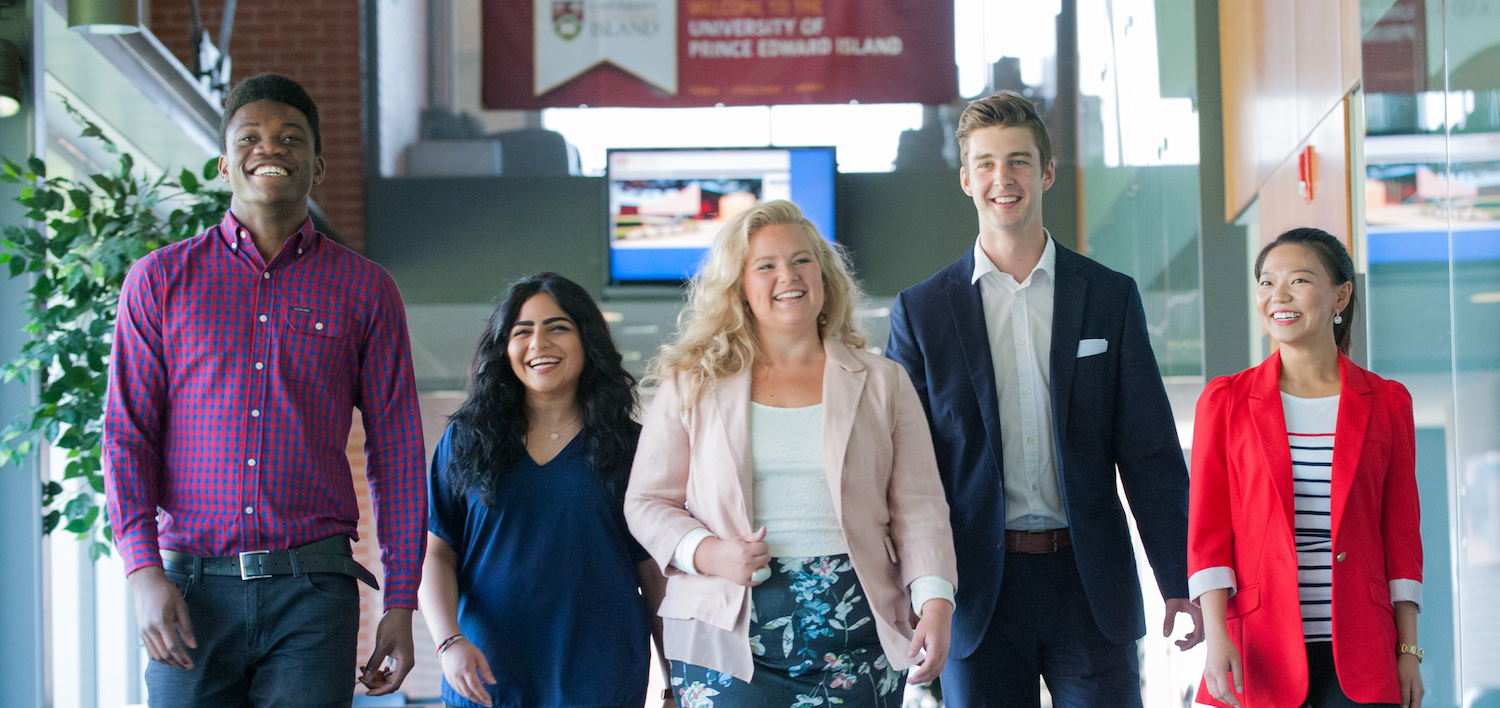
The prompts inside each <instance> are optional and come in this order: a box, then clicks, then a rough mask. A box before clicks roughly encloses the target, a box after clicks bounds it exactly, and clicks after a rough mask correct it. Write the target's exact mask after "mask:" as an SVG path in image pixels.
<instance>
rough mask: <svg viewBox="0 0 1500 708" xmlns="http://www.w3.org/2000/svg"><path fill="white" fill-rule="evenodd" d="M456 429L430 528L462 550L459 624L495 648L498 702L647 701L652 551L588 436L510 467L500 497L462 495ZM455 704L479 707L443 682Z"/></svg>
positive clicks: (436, 462)
mask: <svg viewBox="0 0 1500 708" xmlns="http://www.w3.org/2000/svg"><path fill="white" fill-rule="evenodd" d="M452 436H453V429H452V426H450V427H449V429H448V431H447V432H445V433H444V434H443V439H442V440H441V441H440V442H439V443H438V446H437V450H436V452H434V453H433V456H432V475H431V477H430V479H431V487H430V489H431V494H430V495H429V498H430V504H431V514H430V516H429V521H428V528H429V529H430V530H431V531H432V533H433V534H435V535H437V536H438V537H439V538H441V539H443V540H444V541H446V542H447V543H448V545H450V546H452V547H453V550H454V551H455V552H456V553H457V554H458V626H459V630H460V631H462V632H463V633H464V636H465V637H467V638H468V639H469V641H470V642H473V644H474V645H475V646H477V647H479V649H480V651H483V652H484V656H485V658H486V659H487V660H488V661H489V664H490V669H491V670H492V671H493V672H494V674H495V679H496V681H497V683H496V684H495V685H494V686H490V687H489V688H490V696H491V698H492V699H493V700H494V705H495V706H496V708H500V707H502V706H515V707H516V708H521V707H524V708H541V707H547V706H569V707H577V708H584V707H588V706H626V705H641V704H642V703H643V702H645V699H646V682H647V679H648V676H647V672H648V671H649V670H650V667H649V665H650V661H651V659H650V651H649V648H648V643H649V641H650V627H651V625H650V621H649V617H648V615H647V612H646V608H645V603H644V601H643V600H642V599H641V595H640V591H639V585H638V581H637V579H636V564H637V563H639V562H641V561H643V560H646V559H648V558H649V557H650V556H649V555H647V554H646V552H645V551H644V550H642V549H641V547H640V545H639V544H637V543H636V542H635V540H634V539H633V538H631V536H630V533H629V531H628V530H626V527H625V518H624V512H623V509H622V508H621V502H620V501H619V500H617V499H613V498H611V497H610V495H609V494H608V493H607V492H606V491H605V490H604V488H603V487H602V486H601V485H600V484H599V482H598V480H597V479H596V478H595V476H594V471H593V469H592V468H590V467H589V463H588V457H587V455H586V454H585V452H584V439H583V435H582V434H580V435H577V436H575V437H574V438H573V440H572V441H571V442H569V443H568V445H567V446H566V447H564V448H563V450H562V452H560V453H558V454H557V457H554V458H553V459H552V460H550V461H548V462H547V464H545V465H538V464H537V463H536V462H535V461H534V460H532V459H531V457H530V456H523V457H522V460H521V462H520V463H519V464H517V465H516V467H515V468H514V469H512V470H511V471H510V473H509V474H506V475H505V476H504V478H503V479H502V480H501V482H500V484H499V486H498V488H497V489H496V490H495V500H494V503H493V504H490V505H485V504H484V503H483V502H482V501H480V500H479V498H478V495H477V493H473V492H471V493H469V494H467V495H465V496H463V497H458V498H455V497H454V495H453V493H452V489H451V487H450V486H449V484H448V479H447V475H446V474H445V470H446V468H447V463H448V459H449V458H450V457H451V456H452V454H453V452H452V450H453V442H452ZM443 700H444V701H445V702H447V703H448V704H449V705H454V706H466V707H469V708H478V706H476V705H475V704H474V703H472V702H470V701H468V700H466V699H465V698H464V697H463V696H462V695H460V694H459V693H458V692H457V691H455V690H453V688H452V687H451V686H449V685H448V681H447V679H446V678H444V680H443Z"/></svg>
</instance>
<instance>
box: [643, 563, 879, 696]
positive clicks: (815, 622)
mask: <svg viewBox="0 0 1500 708" xmlns="http://www.w3.org/2000/svg"><path fill="white" fill-rule="evenodd" d="M771 570H772V574H771V579H770V580H767V581H766V582H764V583H761V584H760V585H758V586H756V587H755V588H753V589H752V590H751V591H750V601H751V606H750V653H751V654H752V655H754V657H755V676H754V677H753V678H752V682H751V683H745V682H744V681H741V680H739V679H737V678H734V677H733V676H730V675H729V674H721V673H719V672H717V671H712V670H709V669H705V668H703V667H701V666H694V665H692V664H685V663H682V662H680V661H673V662H672V687H673V688H674V689H675V690H676V691H677V705H678V708H811V707H812V706H842V707H843V708H899V706H900V705H901V697H902V694H903V688H904V683H905V682H904V681H903V680H902V678H903V674H902V672H900V671H896V670H894V669H892V668H891V665H890V662H888V661H886V658H885V652H884V651H883V650H882V649H881V647H880V637H879V636H878V635H877V634H876V632H875V619H874V617H872V616H871V614H870V605H869V603H868V602H866V601H865V597H864V590H863V589H862V588H860V585H859V580H858V579H857V578H856V577H855V575H854V564H852V563H850V562H849V556H847V555H836V556H818V557H813V558H773V559H771Z"/></svg>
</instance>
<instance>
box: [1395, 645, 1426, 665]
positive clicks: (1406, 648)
mask: <svg viewBox="0 0 1500 708" xmlns="http://www.w3.org/2000/svg"><path fill="white" fill-rule="evenodd" d="M1396 653H1397V654H1411V655H1412V656H1415V657H1417V663H1418V664H1420V663H1422V647H1419V646H1417V645H1415V644H1397V645H1396Z"/></svg>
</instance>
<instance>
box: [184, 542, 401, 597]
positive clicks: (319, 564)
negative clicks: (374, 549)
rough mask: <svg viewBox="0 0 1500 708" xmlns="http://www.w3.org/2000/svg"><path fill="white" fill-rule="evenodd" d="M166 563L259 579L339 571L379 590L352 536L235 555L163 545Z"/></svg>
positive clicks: (194, 570)
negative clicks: (357, 554)
mask: <svg viewBox="0 0 1500 708" xmlns="http://www.w3.org/2000/svg"><path fill="white" fill-rule="evenodd" d="M161 559H162V564H163V565H164V566H165V569H166V570H170V571H173V572H178V573H194V574H197V573H202V574H203V575H230V576H235V575H237V576H239V578H240V579H241V580H259V579H261V578H269V577H272V576H276V575H301V574H303V573H337V574H339V575H349V576H353V577H355V578H357V579H359V580H361V581H363V582H364V584H366V585H369V586H370V587H372V588H374V589H376V590H379V589H380V583H378V582H376V580H375V575H374V574H373V573H371V572H370V571H369V570H366V569H365V567H364V566H362V565H360V564H359V563H357V562H355V560H354V557H353V554H352V553H351V551H350V548H349V537H348V536H330V537H328V538H325V539H323V540H321V541H314V542H312V543H309V544H307V545H306V546H301V547H298V548H289V549H287V550H285V551H245V552H244V553H238V554H235V555H232V556H198V555H193V554H191V553H183V552H181V551H172V550H168V549H165V548H163V549H162V551H161Z"/></svg>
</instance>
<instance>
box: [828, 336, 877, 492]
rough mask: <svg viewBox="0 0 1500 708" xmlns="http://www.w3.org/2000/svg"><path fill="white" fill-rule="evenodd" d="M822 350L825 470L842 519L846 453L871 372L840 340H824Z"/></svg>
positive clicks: (829, 489) (829, 488)
mask: <svg viewBox="0 0 1500 708" xmlns="http://www.w3.org/2000/svg"><path fill="white" fill-rule="evenodd" d="M823 351H824V352H825V353H826V354H827V355H828V359H827V363H825V364H824V365H823V471H824V472H825V473H826V474H827V475H828V491H829V494H830V495H831V496H832V497H833V513H834V514H835V515H837V516H838V517H839V518H840V519H843V518H844V498H843V490H844V456H845V454H846V453H847V452H848V450H849V434H850V432H851V431H853V429H854V418H855V414H856V411H857V409H858V407H859V399H860V394H862V393H863V392H864V390H865V377H866V376H867V375H868V374H869V372H868V371H867V370H866V369H865V367H864V365H863V364H861V363H860V362H859V360H858V359H856V358H854V355H853V353H851V352H850V351H849V347H848V346H846V345H845V344H844V343H843V341H842V340H840V339H836V338H830V339H827V340H825V341H824V342H823Z"/></svg>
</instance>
